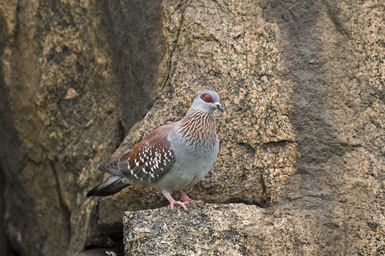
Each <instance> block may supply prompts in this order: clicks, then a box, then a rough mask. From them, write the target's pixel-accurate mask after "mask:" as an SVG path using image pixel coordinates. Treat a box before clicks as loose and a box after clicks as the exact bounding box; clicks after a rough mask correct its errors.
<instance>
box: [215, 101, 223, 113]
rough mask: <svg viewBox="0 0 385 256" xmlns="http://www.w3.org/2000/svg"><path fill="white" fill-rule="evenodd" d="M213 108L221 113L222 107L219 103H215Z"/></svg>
mask: <svg viewBox="0 0 385 256" xmlns="http://www.w3.org/2000/svg"><path fill="white" fill-rule="evenodd" d="M215 106H216V107H217V109H218V110H219V111H221V112H223V107H222V105H221V103H219V102H215Z"/></svg>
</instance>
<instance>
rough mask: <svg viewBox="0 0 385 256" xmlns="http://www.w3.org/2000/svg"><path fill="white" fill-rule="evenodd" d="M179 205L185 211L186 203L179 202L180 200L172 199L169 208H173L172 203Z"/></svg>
mask: <svg viewBox="0 0 385 256" xmlns="http://www.w3.org/2000/svg"><path fill="white" fill-rule="evenodd" d="M176 204H177V205H180V206H181V207H182V208H183V210H185V211H187V207H186V204H185V202H181V201H173V202H170V205H169V206H170V208H171V209H173V208H174V205H176Z"/></svg>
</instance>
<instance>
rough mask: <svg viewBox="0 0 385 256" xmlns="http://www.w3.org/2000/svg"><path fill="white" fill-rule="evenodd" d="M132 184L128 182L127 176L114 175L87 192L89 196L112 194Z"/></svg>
mask: <svg viewBox="0 0 385 256" xmlns="http://www.w3.org/2000/svg"><path fill="white" fill-rule="evenodd" d="M129 185H130V184H129V183H128V182H127V178H125V177H119V176H112V177H110V178H109V179H108V180H106V181H104V182H103V183H102V184H100V185H98V186H96V187H94V188H93V189H91V190H90V191H89V192H88V193H87V197H90V196H110V195H113V194H115V193H117V192H119V191H120V190H122V189H124V188H126V187H128V186H129Z"/></svg>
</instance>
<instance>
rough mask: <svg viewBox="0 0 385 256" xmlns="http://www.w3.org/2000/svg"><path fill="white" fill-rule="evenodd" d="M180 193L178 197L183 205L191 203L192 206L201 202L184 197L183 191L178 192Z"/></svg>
mask: <svg viewBox="0 0 385 256" xmlns="http://www.w3.org/2000/svg"><path fill="white" fill-rule="evenodd" d="M179 192H180V195H181V198H180V200H181V201H182V202H183V203H186V204H188V203H192V204H195V203H200V202H201V200H194V199H191V198H190V197H188V195H186V193H185V192H183V191H179Z"/></svg>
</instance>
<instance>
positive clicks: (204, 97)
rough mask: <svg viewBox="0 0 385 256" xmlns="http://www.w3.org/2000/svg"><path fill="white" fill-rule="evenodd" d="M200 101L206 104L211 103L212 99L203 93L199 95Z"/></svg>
mask: <svg viewBox="0 0 385 256" xmlns="http://www.w3.org/2000/svg"><path fill="white" fill-rule="evenodd" d="M201 99H202V100H203V101H204V102H207V103H213V102H214V101H213V97H211V95H210V94H209V93H204V94H202V95H201Z"/></svg>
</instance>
